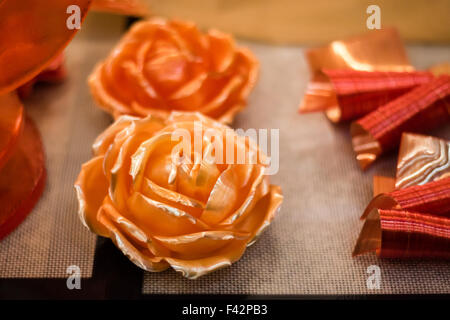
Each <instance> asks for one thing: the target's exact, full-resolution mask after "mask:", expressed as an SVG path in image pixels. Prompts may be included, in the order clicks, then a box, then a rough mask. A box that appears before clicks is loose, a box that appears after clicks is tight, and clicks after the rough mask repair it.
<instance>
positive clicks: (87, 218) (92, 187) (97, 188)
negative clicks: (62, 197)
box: [74, 156, 108, 235]
mask: <svg viewBox="0 0 450 320" xmlns="http://www.w3.org/2000/svg"><path fill="white" fill-rule="evenodd" d="M103 159H104V158H103V156H97V157H95V158H93V159H92V160H90V161H88V162H86V163H85V164H83V166H82V167H81V172H80V174H79V176H78V178H77V180H76V182H75V186H74V187H75V190H76V192H77V198H78V215H79V217H80V220H81V222H83V224H84V225H85V226H86V227H87V228H89V229H90V230H91V231H92V232H94V233H97V234H100V235H106V234H107V233H106V230H105V228H103V226H102V225H99V223H98V222H97V211H98V210H99V209H100V207H101V205H102V203H103V200H104V198H105V197H106V196H107V195H108V180H107V179H106V177H105V175H104V173H103V168H102V166H103Z"/></svg>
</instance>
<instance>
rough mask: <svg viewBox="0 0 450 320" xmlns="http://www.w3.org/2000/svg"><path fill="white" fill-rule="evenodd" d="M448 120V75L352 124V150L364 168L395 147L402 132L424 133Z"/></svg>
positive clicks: (412, 91)
mask: <svg viewBox="0 0 450 320" xmlns="http://www.w3.org/2000/svg"><path fill="white" fill-rule="evenodd" d="M449 120H450V76H447V75H443V76H440V77H438V78H436V79H434V80H432V81H431V82H429V83H426V84H423V85H421V86H419V87H417V88H415V89H413V90H411V91H410V92H408V93H406V94H404V95H402V96H401V97H399V98H397V99H395V100H393V101H391V102H389V103H388V104H386V105H384V106H382V107H380V108H378V109H377V110H375V111H373V112H371V113H369V114H368V115H366V116H365V117H363V118H362V119H360V120H358V121H356V122H354V123H352V126H351V134H352V142H353V149H354V151H355V152H356V154H357V156H356V158H357V160H358V162H359V164H360V166H361V168H363V169H365V168H366V167H367V166H369V165H370V164H371V163H372V162H373V161H375V160H376V158H377V157H378V156H379V155H380V154H382V153H383V152H385V151H387V150H390V149H392V148H394V147H396V146H397V145H398V144H399V142H400V138H401V135H402V133H403V132H405V131H411V132H424V131H427V130H430V129H433V128H435V127H437V126H439V125H441V124H444V123H447V122H448V121H449Z"/></svg>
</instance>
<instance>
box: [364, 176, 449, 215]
mask: <svg viewBox="0 0 450 320" xmlns="http://www.w3.org/2000/svg"><path fill="white" fill-rule="evenodd" d="M376 208H378V209H398V210H407V211H414V212H423V213H432V214H434V215H439V216H445V215H447V214H449V213H450V178H445V179H440V180H437V181H433V182H429V183H426V184H423V185H417V186H412V187H408V188H405V189H399V190H394V191H392V192H389V193H383V194H380V195H378V196H376V197H375V198H374V199H373V200H372V201H371V202H370V203H369V205H368V206H367V208H366V210H365V211H364V213H363V215H362V219H364V218H366V217H367V216H368V214H369V213H370V212H371V211H372V210H374V209H376Z"/></svg>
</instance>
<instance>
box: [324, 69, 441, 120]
mask: <svg viewBox="0 0 450 320" xmlns="http://www.w3.org/2000/svg"><path fill="white" fill-rule="evenodd" d="M324 73H325V74H326V75H327V76H328V78H329V79H330V81H331V83H332V85H333V88H334V92H335V94H336V96H337V106H335V107H332V108H329V109H328V110H327V111H326V114H327V116H328V118H329V119H330V120H331V121H333V122H339V121H346V120H352V119H357V118H359V117H362V116H364V115H366V114H368V113H369V112H372V111H373V110H376V109H377V108H378V107H380V106H382V105H384V104H386V103H388V102H390V101H391V100H394V99H395V98H398V97H399V96H401V95H403V94H404V93H406V92H408V91H410V90H411V89H412V88H415V87H417V86H418V85H421V84H424V83H427V82H429V81H431V80H432V79H433V75H432V74H431V73H429V72H420V71H414V72H383V71H373V72H367V71H356V70H342V69H338V70H336V69H333V70H324Z"/></svg>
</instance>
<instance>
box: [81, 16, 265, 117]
mask: <svg viewBox="0 0 450 320" xmlns="http://www.w3.org/2000/svg"><path fill="white" fill-rule="evenodd" d="M258 68H259V67H258V62H257V60H256V59H255V57H254V56H253V54H252V53H251V52H250V51H249V50H247V49H245V48H240V47H236V45H235V43H234V40H233V38H232V37H231V36H230V35H228V34H224V33H222V32H219V31H217V30H210V31H209V32H208V33H206V34H204V33H201V32H200V31H199V30H198V29H197V27H196V26H195V24H193V23H189V22H181V21H166V20H163V19H156V18H155V19H151V20H147V21H143V22H138V23H136V24H135V25H134V26H133V27H132V28H131V29H130V30H129V32H128V33H127V34H126V35H125V36H124V38H123V39H122V40H121V41H120V42H119V44H118V45H117V46H116V48H115V49H114V50H113V51H112V53H111V54H110V56H109V57H108V58H106V60H105V61H103V62H102V63H100V64H99V65H97V67H96V69H95V70H94V72H93V73H92V74H91V76H90V77H89V85H90V87H91V92H92V94H93V96H94V98H95V100H96V101H97V102H98V103H99V105H100V106H101V107H102V108H104V109H105V110H107V111H108V112H110V113H112V114H113V115H114V117H117V116H119V115H122V114H130V115H136V116H146V115H149V114H152V115H159V116H163V117H167V116H168V115H169V114H170V112H171V111H172V110H177V111H190V112H192V111H197V112H201V113H203V114H205V115H207V116H209V117H211V118H214V119H216V120H219V121H221V122H225V123H229V122H231V121H232V119H233V117H234V115H235V114H236V113H237V112H238V111H239V110H241V109H242V108H243V107H245V104H246V99H247V97H248V95H249V93H250V91H251V89H252V88H253V86H254V84H255V82H256V78H257V74H258Z"/></svg>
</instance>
